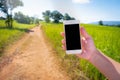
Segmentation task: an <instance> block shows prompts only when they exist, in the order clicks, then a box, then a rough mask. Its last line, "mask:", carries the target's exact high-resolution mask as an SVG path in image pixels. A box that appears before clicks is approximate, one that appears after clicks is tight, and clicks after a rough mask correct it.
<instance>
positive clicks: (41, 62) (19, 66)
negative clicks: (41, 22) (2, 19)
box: [0, 27, 70, 80]
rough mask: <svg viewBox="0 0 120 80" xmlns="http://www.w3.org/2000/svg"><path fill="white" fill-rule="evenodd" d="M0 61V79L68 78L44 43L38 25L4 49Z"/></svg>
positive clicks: (62, 79)
mask: <svg viewBox="0 0 120 80" xmlns="http://www.w3.org/2000/svg"><path fill="white" fill-rule="evenodd" d="M6 55H9V57H5V59H4V60H2V62H1V63H0V80H70V78H69V77H68V75H67V73H66V72H65V71H64V70H63V69H62V68H61V67H60V63H59V61H57V58H56V57H55V55H54V51H53V50H52V49H51V48H50V46H48V45H47V44H46V41H45V40H44V37H43V35H42V32H41V29H40V27H35V28H34V29H32V30H31V31H30V32H29V33H28V34H27V35H25V36H24V38H23V39H21V40H19V41H18V42H16V43H15V45H12V46H11V48H9V49H8V51H6Z"/></svg>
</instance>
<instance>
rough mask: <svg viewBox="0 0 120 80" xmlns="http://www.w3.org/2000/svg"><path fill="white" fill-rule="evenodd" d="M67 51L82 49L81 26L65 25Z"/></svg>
mask: <svg viewBox="0 0 120 80" xmlns="http://www.w3.org/2000/svg"><path fill="white" fill-rule="evenodd" d="M65 36H66V48H67V50H78V49H81V43H80V30H79V24H67V25H65Z"/></svg>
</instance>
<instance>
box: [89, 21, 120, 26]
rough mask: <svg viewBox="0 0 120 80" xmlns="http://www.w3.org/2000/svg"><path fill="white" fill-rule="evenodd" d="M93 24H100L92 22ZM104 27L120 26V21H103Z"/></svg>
mask: <svg viewBox="0 0 120 80" xmlns="http://www.w3.org/2000/svg"><path fill="white" fill-rule="evenodd" d="M91 24H98V22H92V23H91ZM103 24H104V25H120V21H103Z"/></svg>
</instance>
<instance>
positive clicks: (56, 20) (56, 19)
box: [51, 10, 63, 23]
mask: <svg viewBox="0 0 120 80" xmlns="http://www.w3.org/2000/svg"><path fill="white" fill-rule="evenodd" d="M51 18H52V19H53V20H54V21H53V22H54V23H59V21H60V20H61V19H63V15H62V14H61V13H60V12H59V11H57V10H55V11H53V12H52V13H51Z"/></svg>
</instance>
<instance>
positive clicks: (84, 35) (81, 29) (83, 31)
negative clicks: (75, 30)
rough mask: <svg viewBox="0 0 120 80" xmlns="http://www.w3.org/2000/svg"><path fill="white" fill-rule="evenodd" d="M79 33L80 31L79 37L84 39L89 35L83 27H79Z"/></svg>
mask: <svg viewBox="0 0 120 80" xmlns="http://www.w3.org/2000/svg"><path fill="white" fill-rule="evenodd" d="M80 31H81V35H82V36H83V37H84V38H88V37H89V35H88V33H87V32H86V30H85V28H84V27H81V28H80Z"/></svg>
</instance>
